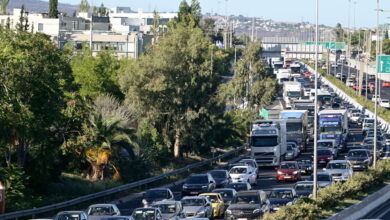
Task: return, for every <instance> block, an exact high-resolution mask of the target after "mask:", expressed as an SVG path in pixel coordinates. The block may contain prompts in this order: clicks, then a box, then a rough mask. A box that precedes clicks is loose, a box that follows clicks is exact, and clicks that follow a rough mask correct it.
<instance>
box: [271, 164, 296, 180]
mask: <svg viewBox="0 0 390 220" xmlns="http://www.w3.org/2000/svg"><path fill="white" fill-rule="evenodd" d="M275 169H276V170H277V172H276V182H280V181H294V182H296V181H298V180H300V179H301V170H300V169H299V165H298V162H297V161H283V162H282V163H281V164H280V166H279V167H276V168H275Z"/></svg>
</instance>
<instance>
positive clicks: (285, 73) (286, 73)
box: [276, 69, 291, 85]
mask: <svg viewBox="0 0 390 220" xmlns="http://www.w3.org/2000/svg"><path fill="white" fill-rule="evenodd" d="M276 78H277V79H278V83H279V84H280V85H281V84H283V82H286V81H290V79H291V70H290V69H279V70H278V72H277V74H276Z"/></svg>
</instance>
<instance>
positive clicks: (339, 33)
mask: <svg viewBox="0 0 390 220" xmlns="http://www.w3.org/2000/svg"><path fill="white" fill-rule="evenodd" d="M334 32H335V34H336V41H338V42H341V41H344V39H345V36H344V35H345V32H344V29H343V28H342V26H341V24H340V23H337V25H336V28H335V29H334Z"/></svg>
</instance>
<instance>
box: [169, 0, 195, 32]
mask: <svg viewBox="0 0 390 220" xmlns="http://www.w3.org/2000/svg"><path fill="white" fill-rule="evenodd" d="M200 18H201V8H200V4H199V2H198V1H197V0H192V2H191V5H188V3H187V1H186V0H183V1H181V3H180V5H179V12H178V16H177V17H175V19H174V20H173V25H174V26H175V25H176V24H178V23H182V24H185V25H186V26H190V27H199V24H200Z"/></svg>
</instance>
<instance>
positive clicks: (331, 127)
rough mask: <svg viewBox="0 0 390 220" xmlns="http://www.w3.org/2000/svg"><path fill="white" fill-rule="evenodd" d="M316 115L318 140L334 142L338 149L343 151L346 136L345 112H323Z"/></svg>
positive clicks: (346, 121)
mask: <svg viewBox="0 0 390 220" xmlns="http://www.w3.org/2000/svg"><path fill="white" fill-rule="evenodd" d="M318 115H319V128H320V135H319V140H327V139H332V140H335V141H336V144H337V146H338V147H339V149H344V147H345V141H346V138H347V135H348V116H347V110H323V111H320V112H319V113H318Z"/></svg>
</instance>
